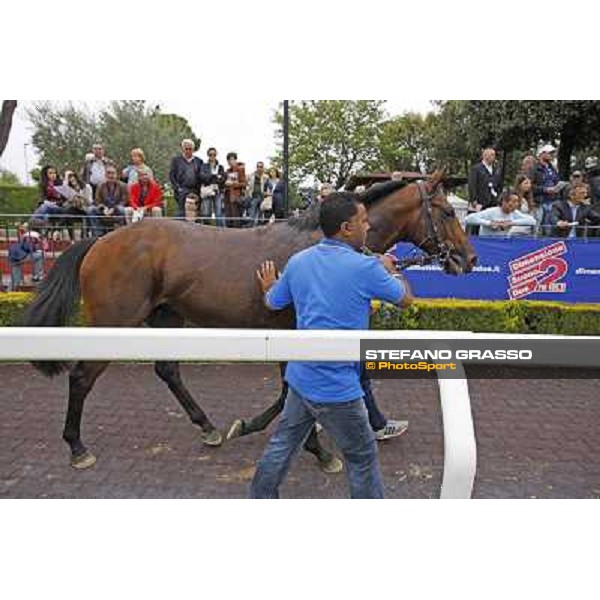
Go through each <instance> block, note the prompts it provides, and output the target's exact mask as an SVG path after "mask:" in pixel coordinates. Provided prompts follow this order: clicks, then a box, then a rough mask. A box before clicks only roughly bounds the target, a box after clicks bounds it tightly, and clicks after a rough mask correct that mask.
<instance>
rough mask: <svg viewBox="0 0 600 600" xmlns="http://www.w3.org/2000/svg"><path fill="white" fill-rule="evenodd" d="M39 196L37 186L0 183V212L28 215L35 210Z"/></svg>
mask: <svg viewBox="0 0 600 600" xmlns="http://www.w3.org/2000/svg"><path fill="white" fill-rule="evenodd" d="M39 197H40V191H39V190H38V188H37V187H27V186H23V185H0V214H8V215H30V214H31V213H32V212H33V211H34V210H35V207H36V205H37V202H38V200H39Z"/></svg>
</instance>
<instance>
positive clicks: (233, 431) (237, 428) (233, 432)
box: [227, 419, 244, 441]
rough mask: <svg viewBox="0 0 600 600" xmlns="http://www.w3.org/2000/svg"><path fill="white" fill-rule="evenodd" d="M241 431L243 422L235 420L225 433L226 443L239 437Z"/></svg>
mask: <svg viewBox="0 0 600 600" xmlns="http://www.w3.org/2000/svg"><path fill="white" fill-rule="evenodd" d="M243 429H244V421H242V419H237V420H235V421H234V422H233V425H232V426H231V427H230V428H229V431H228V432H227V441H229V440H233V439H235V438H238V437H241V436H242V431H243Z"/></svg>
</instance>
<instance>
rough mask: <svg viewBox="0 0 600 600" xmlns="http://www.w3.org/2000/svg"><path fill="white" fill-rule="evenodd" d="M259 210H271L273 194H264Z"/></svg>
mask: <svg viewBox="0 0 600 600" xmlns="http://www.w3.org/2000/svg"><path fill="white" fill-rule="evenodd" d="M260 210H262V211H263V212H266V211H267V210H273V196H265V199H264V200H263V201H262V202H261V203H260Z"/></svg>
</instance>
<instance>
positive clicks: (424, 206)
mask: <svg viewBox="0 0 600 600" xmlns="http://www.w3.org/2000/svg"><path fill="white" fill-rule="evenodd" d="M416 185H417V189H418V190H419V196H420V198H421V215H422V218H423V219H424V221H425V227H426V236H425V238H423V240H422V241H421V242H420V243H419V244H415V246H416V247H415V248H414V249H413V250H412V251H411V252H410V253H409V254H408V256H406V257H405V258H403V259H401V260H398V261H397V262H396V267H397V268H398V270H402V269H406V268H407V267H412V266H418V265H427V264H430V263H433V262H438V263H440V264H441V265H442V266H445V265H446V263H447V262H448V261H449V260H450V253H451V252H452V250H453V249H454V245H453V244H447V243H446V242H444V240H443V239H442V237H441V236H440V231H439V228H438V226H437V224H436V222H435V220H434V218H433V204H432V200H433V198H435V195H436V193H437V188H436V189H434V190H433V191H431V192H428V191H427V188H426V187H425V184H424V183H423V182H422V181H418V182H417V183H416ZM445 216H446V214H445V213H444V216H443V217H442V218H445ZM448 217H449V215H448ZM452 218H454V215H452ZM428 242H431V243H432V244H433V246H434V248H435V249H434V251H433V252H432V253H430V254H422V255H420V256H411V255H414V254H415V252H418V251H419V250H425V245H426V244H427V243H428ZM362 251H363V254H367V255H373V254H374V252H373V251H372V250H371V249H370V248H368V247H367V246H363V249H362Z"/></svg>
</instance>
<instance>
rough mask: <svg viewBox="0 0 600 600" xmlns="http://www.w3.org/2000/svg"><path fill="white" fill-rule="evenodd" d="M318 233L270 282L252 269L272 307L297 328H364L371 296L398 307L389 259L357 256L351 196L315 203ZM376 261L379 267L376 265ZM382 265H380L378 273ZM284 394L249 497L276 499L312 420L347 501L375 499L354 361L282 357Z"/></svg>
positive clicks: (369, 436)
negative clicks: (286, 311)
mask: <svg viewBox="0 0 600 600" xmlns="http://www.w3.org/2000/svg"><path fill="white" fill-rule="evenodd" d="M319 221H320V224H321V228H322V230H323V233H324V234H325V238H324V239H323V240H322V241H321V242H320V243H318V244H317V245H316V246H312V247H311V248H308V249H306V250H303V251H302V252H299V253H298V254H296V255H294V256H292V258H291V259H290V260H289V262H288V264H287V266H286V268H285V271H284V272H283V275H282V276H281V277H280V278H279V279H278V278H277V273H276V270H275V265H274V264H273V263H272V262H270V261H266V262H265V263H263V264H262V265H261V266H260V269H259V271H258V273H257V275H258V278H259V281H260V285H261V288H262V291H263V292H264V293H265V303H266V305H267V306H268V307H269V308H270V309H272V310H281V309H283V308H286V307H288V306H290V305H292V304H293V305H294V308H295V311H296V320H297V327H298V329H359V330H360V329H368V327H369V312H370V306H371V300H372V299H374V298H381V299H383V300H386V301H388V302H393V303H396V304H400V305H401V306H406V305H408V304H409V303H410V302H411V301H412V296H411V293H410V290H409V288H408V285H407V284H406V282H402V281H400V280H398V279H395V278H394V277H392V275H391V274H390V273H389V272H388V271H393V270H394V266H393V263H392V261H390V260H389V258H384V259H381V262H380V259H378V258H375V257H372V256H365V255H363V254H362V253H361V252H360V250H361V248H362V247H363V246H364V243H365V239H366V234H367V231H368V229H369V222H368V220H367V211H366V209H365V207H364V206H363V204H362V203H361V202H360V199H359V196H358V195H357V194H351V193H338V194H335V195H332V196H331V197H330V198H329V199H328V201H327V202H324V203H323V204H322V205H321V209H320V215H319ZM382 262H383V264H382ZM386 269H387V270H386ZM285 380H286V382H287V383H288V384H289V393H288V396H287V399H286V401H285V406H284V409H283V414H282V418H281V420H280V422H279V425H278V426H277V430H276V431H275V433H274V434H273V436H272V437H271V439H270V441H269V444H268V446H267V448H266V450H265V452H264V454H263V456H262V458H261V460H260V461H259V463H258V467H257V470H256V474H255V475H254V479H253V480H252V484H251V486H250V495H251V496H252V497H253V498H277V497H279V485H280V484H281V483H282V481H283V479H284V478H285V476H286V474H287V472H288V470H289V467H290V464H291V461H292V458H293V457H294V455H295V454H296V452H297V451H298V449H299V447H300V446H301V444H302V443H303V441H304V439H305V438H306V436H307V435H308V433H309V431H310V428H311V427H312V426H313V425H314V423H315V421H317V422H319V423H320V424H321V425H322V426H323V428H324V429H325V430H326V431H327V432H328V433H329V435H331V436H332V437H333V439H334V440H335V442H336V444H337V446H338V448H339V449H340V450H341V452H342V454H343V456H344V459H345V462H346V468H347V469H346V470H347V474H348V479H349V483H350V493H351V496H352V498H382V497H383V491H384V490H383V483H382V480H381V472H380V469H379V461H378V457H377V446H376V442H375V435H374V433H373V430H372V429H371V427H370V425H369V420H368V416H367V410H366V408H365V403H364V402H363V398H362V395H363V392H362V389H361V385H360V363H352V362H317V361H309V362H290V363H288V365H287V368H286V372H285Z"/></svg>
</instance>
